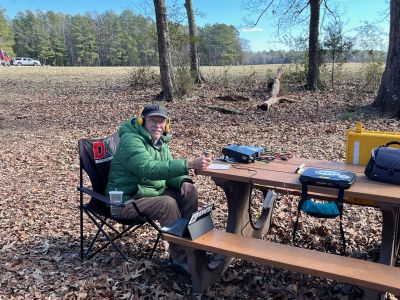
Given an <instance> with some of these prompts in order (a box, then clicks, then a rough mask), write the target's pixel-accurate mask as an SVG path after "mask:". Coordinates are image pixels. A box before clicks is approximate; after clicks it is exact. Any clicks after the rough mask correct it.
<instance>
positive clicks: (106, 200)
mask: <svg viewBox="0 0 400 300" xmlns="http://www.w3.org/2000/svg"><path fill="white" fill-rule="evenodd" d="M77 189H78V191H81V192H83V193H85V194H88V195H89V196H90V197H92V198H95V199H96V200H99V201H101V202H102V203H104V204H105V205H107V206H108V207H109V206H110V198H109V197H107V196H104V195H102V194H100V193H97V192H95V191H93V190H91V189H89V188H87V187H84V186H83V187H79V186H78V188H77ZM118 206H121V207H125V206H126V204H125V203H121V204H120V205H118Z"/></svg>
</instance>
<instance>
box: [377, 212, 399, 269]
mask: <svg viewBox="0 0 400 300" xmlns="http://www.w3.org/2000/svg"><path fill="white" fill-rule="evenodd" d="M380 208H381V211H382V218H383V222H382V245H381V251H380V258H379V262H380V263H381V264H385V265H390V266H393V265H394V263H395V260H396V255H397V253H398V251H399V240H400V228H399V223H400V215H399V207H398V206H393V205H389V204H382V205H381V207H380Z"/></svg>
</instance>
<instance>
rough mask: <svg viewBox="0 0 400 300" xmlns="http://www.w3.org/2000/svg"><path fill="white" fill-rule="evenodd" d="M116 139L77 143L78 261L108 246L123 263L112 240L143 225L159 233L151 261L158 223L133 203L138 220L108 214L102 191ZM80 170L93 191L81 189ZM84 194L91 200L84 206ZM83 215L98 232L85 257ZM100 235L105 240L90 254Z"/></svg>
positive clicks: (107, 138)
mask: <svg viewBox="0 0 400 300" xmlns="http://www.w3.org/2000/svg"><path fill="white" fill-rule="evenodd" d="M119 140H120V139H119V135H118V133H115V134H113V135H111V136H108V137H106V138H103V139H80V140H79V142H78V148H79V159H80V168H79V173H80V178H79V182H80V183H79V187H78V191H79V192H80V206H79V208H80V231H81V259H83V257H84V256H85V257H86V258H87V259H90V258H91V257H93V256H94V255H96V254H97V253H99V252H100V251H101V250H103V249H105V248H106V247H108V246H109V245H110V244H111V245H112V247H113V248H114V249H115V250H116V251H117V252H118V253H119V254H120V255H121V256H122V257H123V258H124V259H125V260H126V261H129V259H128V258H127V256H126V255H125V254H124V253H123V252H122V251H121V249H120V247H119V246H118V245H117V244H116V243H115V241H116V240H117V239H119V238H121V237H123V236H125V235H126V233H128V232H133V231H136V230H137V229H138V228H140V227H142V226H143V225H145V224H150V225H151V226H152V227H153V228H154V229H155V230H156V231H157V232H158V235H157V239H156V241H155V243H154V246H153V249H152V251H151V254H150V259H151V258H152V257H153V254H154V251H155V249H156V247H157V244H158V242H159V240H160V237H161V230H160V228H159V227H158V226H157V224H156V223H154V221H153V220H152V219H151V218H150V217H148V216H147V215H146V214H143V213H141V212H140V211H139V209H138V208H137V206H136V205H135V203H134V202H133V203H132V204H133V206H134V207H135V209H136V211H137V212H138V217H135V218H134V219H125V218H120V217H118V216H113V215H111V212H110V198H109V196H108V195H105V190H106V186H107V181H108V174H109V171H110V164H111V160H112V158H113V155H114V153H115V151H116V150H117V147H118V144H119ZM83 171H85V172H86V173H87V175H88V176H89V179H90V182H91V184H92V189H90V188H88V187H85V186H84V178H83V177H84V176H83ZM84 194H87V195H89V196H90V197H91V198H90V201H88V202H87V203H84ZM121 206H122V207H123V206H124V204H121ZM121 209H122V208H121ZM83 213H86V214H87V215H88V217H89V219H90V220H91V221H92V223H93V224H94V225H95V226H96V227H97V232H96V234H95V235H94V236H93V239H92V241H91V242H90V245H89V248H88V249H87V250H86V253H85V254H84V250H83V242H84V241H83V239H84V237H83ZM110 221H111V222H110ZM116 224H122V225H123V226H122V230H118V229H117V228H116V226H115V225H116ZM120 227H121V226H120ZM101 234H102V235H103V236H104V237H105V239H106V240H107V241H104V242H103V243H102V245H101V246H100V245H99V246H98V247H97V250H95V251H93V252H92V249H93V246H94V245H95V243H96V242H97V241H98V243H97V244H100V238H99V237H100V236H101ZM97 244H96V245H97Z"/></svg>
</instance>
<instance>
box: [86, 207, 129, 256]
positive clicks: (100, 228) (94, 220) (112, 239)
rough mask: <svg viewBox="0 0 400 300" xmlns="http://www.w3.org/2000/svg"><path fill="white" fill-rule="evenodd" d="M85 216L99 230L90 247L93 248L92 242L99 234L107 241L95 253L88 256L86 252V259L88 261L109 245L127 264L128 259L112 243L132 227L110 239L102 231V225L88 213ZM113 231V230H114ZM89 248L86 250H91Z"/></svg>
mask: <svg viewBox="0 0 400 300" xmlns="http://www.w3.org/2000/svg"><path fill="white" fill-rule="evenodd" d="M87 215H88V216H89V218H90V219H91V220H92V222H93V223H94V224H95V225H96V226H97V228H98V229H99V230H98V231H97V233H96V236H95V237H94V239H93V241H92V244H91V247H92V246H93V244H94V242H95V241H96V239H97V236H98V235H99V233H100V232H101V233H102V234H103V235H104V236H105V238H106V239H107V241H108V242H107V243H105V244H104V245H103V246H102V247H100V248H99V249H97V250H96V251H95V252H93V253H91V254H88V252H87V255H86V257H87V258H88V259H90V258H92V257H93V256H95V255H96V254H97V253H99V252H100V251H101V250H103V249H104V248H106V247H108V245H110V244H111V245H112V246H113V248H114V249H115V250H116V251H117V252H118V253H119V254H120V255H121V256H122V257H123V258H124V259H125V260H126V261H127V262H129V259H128V257H127V256H126V255H125V254H124V253H123V252H122V251H121V249H120V248H119V247H118V246H117V245H116V244H115V243H114V241H115V240H117V239H118V238H120V237H121V236H122V235H124V234H125V233H126V232H127V231H129V230H130V229H131V228H132V227H133V226H129V227H128V228H127V229H126V230H124V231H122V232H120V233H118V234H117V235H116V236H115V237H113V238H111V237H110V236H109V235H108V234H107V232H105V230H104V229H103V225H104V223H102V224H99V223H98V222H97V221H96V219H95V218H93V216H92V215H90V214H89V213H87ZM114 230H115V229H114ZM91 247H90V248H89V249H88V251H89V250H91Z"/></svg>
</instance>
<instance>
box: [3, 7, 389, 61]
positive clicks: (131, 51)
mask: <svg viewBox="0 0 400 300" xmlns="http://www.w3.org/2000/svg"><path fill="white" fill-rule="evenodd" d="M0 24H1V26H0V48H2V49H4V50H6V51H8V52H9V53H10V55H11V56H12V57H15V56H28V57H32V58H36V59H39V60H40V61H41V63H42V64H44V65H57V66H155V65H158V49H157V28H156V24H155V21H154V20H153V19H152V18H149V17H145V16H143V15H140V14H136V13H135V12H133V11H132V10H130V9H126V10H124V11H122V12H121V13H120V14H117V13H115V12H113V11H112V10H109V11H106V12H104V13H101V14H100V13H86V14H85V15H79V14H78V15H70V14H64V13H58V12H53V11H47V12H42V11H40V10H38V11H35V12H32V11H29V10H28V11H25V12H20V13H18V14H17V15H16V16H15V17H14V18H13V19H11V20H9V19H8V18H7V17H6V10H5V9H1V8H0ZM197 29H198V34H197V41H196V42H197V44H198V56H199V60H200V64H201V65H204V66H211V65H214V66H227V65H240V64H250V65H253V64H290V63H304V62H305V61H306V59H307V58H306V57H307V37H304V38H302V37H298V38H293V39H292V40H290V41H289V40H288V41H287V44H288V47H289V48H290V49H291V50H288V51H284V50H273V49H270V50H269V51H257V52H255V51H250V50H249V47H248V41H246V40H245V39H241V38H240V36H239V31H238V30H237V29H236V28H235V27H234V26H232V25H226V24H221V23H217V24H207V25H205V26H203V27H200V26H199V27H198V28H197ZM169 30H170V39H171V46H172V51H173V52H174V55H173V57H174V59H175V60H180V62H181V63H182V61H185V60H187V59H188V58H187V56H188V55H187V53H188V51H189V48H188V47H189V46H188V45H189V36H188V28H187V26H186V25H183V24H180V23H178V22H175V21H170V22H169ZM358 32H359V34H358V35H357V36H356V37H352V38H350V37H346V36H344V34H343V31H342V28H334V30H332V28H330V27H327V28H325V29H323V39H322V41H321V43H320V48H321V50H322V51H324V50H325V52H326V53H327V55H325V61H329V60H330V55H329V51H330V50H331V49H332V40H333V39H337V38H340V39H341V40H343V43H347V45H348V47H347V48H346V49H343V50H342V52H345V53H344V54H343V60H345V61H348V62H371V61H376V60H377V59H379V60H381V61H382V62H383V61H384V59H385V52H384V51H382V50H381V48H382V47H379V41H377V40H381V39H382V36H383V35H384V34H383V33H382V32H379V30H378V29H377V27H374V25H372V24H368V23H365V24H364V25H363V26H361V27H360V28H359V30H358ZM367 37H369V38H367ZM359 49H364V50H359ZM185 62H186V61H185Z"/></svg>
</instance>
